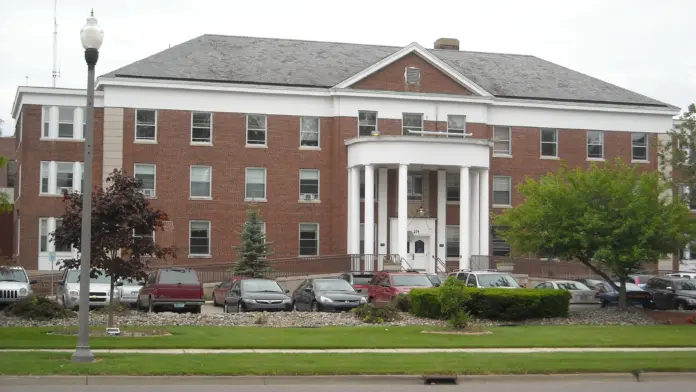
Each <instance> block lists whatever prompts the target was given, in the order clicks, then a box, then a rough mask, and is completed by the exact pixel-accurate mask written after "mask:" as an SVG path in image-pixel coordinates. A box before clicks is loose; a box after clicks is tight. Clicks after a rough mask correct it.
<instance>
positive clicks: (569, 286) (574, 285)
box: [556, 282, 590, 290]
mask: <svg viewBox="0 0 696 392" xmlns="http://www.w3.org/2000/svg"><path fill="white" fill-rule="evenodd" d="M556 284H557V285H558V288H559V289H564V290H590V288H589V287H587V286H585V285H584V284H582V283H580V282H556Z"/></svg>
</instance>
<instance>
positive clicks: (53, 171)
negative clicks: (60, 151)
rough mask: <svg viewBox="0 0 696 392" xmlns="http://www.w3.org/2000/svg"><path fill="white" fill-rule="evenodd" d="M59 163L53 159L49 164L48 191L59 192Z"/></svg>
mask: <svg viewBox="0 0 696 392" xmlns="http://www.w3.org/2000/svg"><path fill="white" fill-rule="evenodd" d="M57 178H58V163H57V162H56V161H51V162H50V163H49V164H48V192H49V193H58V181H56V180H57Z"/></svg>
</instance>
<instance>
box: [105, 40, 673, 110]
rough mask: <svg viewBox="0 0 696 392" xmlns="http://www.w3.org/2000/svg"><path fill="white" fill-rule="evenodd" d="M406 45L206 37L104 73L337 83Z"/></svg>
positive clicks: (511, 72)
mask: <svg viewBox="0 0 696 392" xmlns="http://www.w3.org/2000/svg"><path fill="white" fill-rule="evenodd" d="M399 49H401V48H400V47H395V46H376V45H360V44H346V43H334V42H316V41H299V40H290V39H273V38H254V37H235V36H220V35H202V36H200V37H197V38H194V39H192V40H189V41H186V42H184V43H182V44H179V45H176V46H174V47H172V48H169V49H166V50H164V51H162V52H160V53H157V54H154V55H152V56H150V57H147V58H144V59H142V60H139V61H136V62H134V63H132V64H129V65H127V66H125V67H123V68H120V69H117V70H115V71H113V72H110V73H108V74H105V75H104V76H111V77H113V76H116V77H142V78H161V79H184V80H205V81H214V82H228V83H231V82H235V83H250V84H268V85H288V86H308V87H331V86H334V85H336V84H338V83H340V82H342V81H343V80H345V79H348V78H349V77H351V76H353V75H355V74H356V73H358V72H360V71H362V70H363V69H365V68H367V67H369V66H370V65H372V64H374V63H376V62H377V61H379V60H381V59H383V58H385V57H387V56H389V55H390V54H392V53H394V52H396V51H398V50H399ZM429 51H430V53H432V54H433V55H435V56H437V57H438V58H440V59H441V60H443V61H444V62H446V63H447V64H449V65H450V66H452V67H453V68H454V69H456V70H457V71H459V72H460V73H461V74H462V75H464V76H466V77H467V78H469V79H471V80H472V81H474V82H475V83H476V84H478V85H479V86H481V87H482V88H484V89H485V90H486V91H488V92H490V93H491V94H493V95H494V96H497V97H509V98H528V99H548V100H558V101H586V102H612V103H622V104H633V105H659V106H671V105H668V104H666V103H663V102H660V101H657V100H655V99H652V98H649V97H646V96H644V95H641V94H637V93H634V92H632V91H629V90H626V89H624V88H621V87H618V86H615V85H613V84H610V83H607V82H604V81H601V80H599V79H595V78H593V77H590V76H587V75H584V74H582V73H579V72H576V71H573V70H571V69H568V68H565V67H562V66H559V65H557V64H553V63H551V62H548V61H546V60H542V59H540V58H537V57H534V56H527V55H516V54H500V53H481V52H466V51H455V50H440V49H438V50H435V49H430V50H429Z"/></svg>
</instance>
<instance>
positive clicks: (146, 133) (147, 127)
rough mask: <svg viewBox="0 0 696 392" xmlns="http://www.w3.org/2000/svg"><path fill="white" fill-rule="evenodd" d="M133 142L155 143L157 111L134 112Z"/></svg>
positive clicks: (139, 110)
mask: <svg viewBox="0 0 696 392" xmlns="http://www.w3.org/2000/svg"><path fill="white" fill-rule="evenodd" d="M135 140H144V141H157V111H155V110H142V109H138V110H136V111H135Z"/></svg>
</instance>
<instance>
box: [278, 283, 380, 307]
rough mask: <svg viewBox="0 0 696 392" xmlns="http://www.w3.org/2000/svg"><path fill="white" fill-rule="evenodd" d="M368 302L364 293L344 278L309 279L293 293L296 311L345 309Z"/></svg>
mask: <svg viewBox="0 0 696 392" xmlns="http://www.w3.org/2000/svg"><path fill="white" fill-rule="evenodd" d="M365 303H367V300H366V299H365V297H364V296H363V295H361V294H360V293H358V292H357V291H355V289H354V288H353V286H351V285H350V284H349V283H348V282H346V281H345V280H343V279H338V278H335V279H307V280H305V281H304V282H302V283H301V284H300V285H299V287H297V289H296V290H295V291H294V292H293V293H292V304H293V309H294V310H296V311H311V312H328V311H345V310H351V309H353V308H357V307H358V306H360V305H363V304H365Z"/></svg>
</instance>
